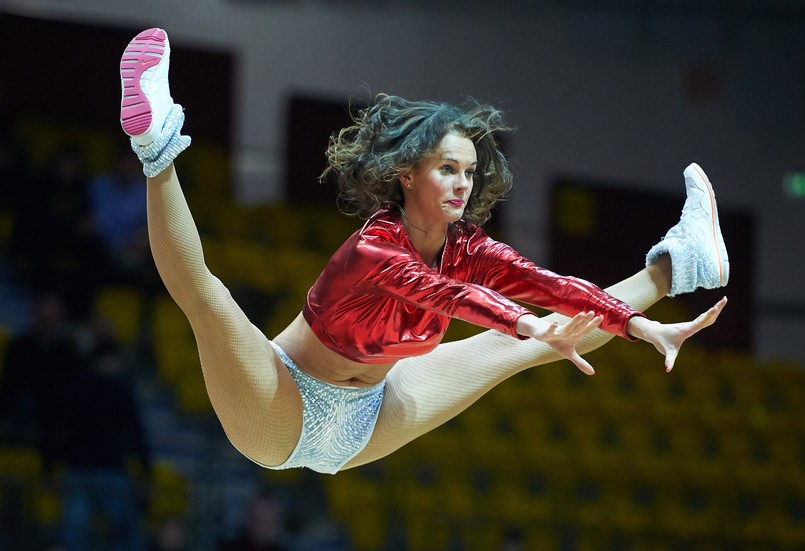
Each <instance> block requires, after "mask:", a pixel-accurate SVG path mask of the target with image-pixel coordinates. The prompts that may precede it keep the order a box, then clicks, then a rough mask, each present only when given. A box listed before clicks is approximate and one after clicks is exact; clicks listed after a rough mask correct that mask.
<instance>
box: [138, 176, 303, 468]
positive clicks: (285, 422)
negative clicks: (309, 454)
mask: <svg viewBox="0 0 805 551" xmlns="http://www.w3.org/2000/svg"><path fill="white" fill-rule="evenodd" d="M147 185H148V232H149V239H150V242H151V251H152V253H153V256H154V261H155V263H156V265H157V269H158V270H159V274H160V276H161V277H162V281H163V282H164V283H165V286H166V287H167V289H168V292H169V293H170V294H171V296H172V297H173V299H174V300H175V301H176V303H177V304H178V305H179V307H180V308H181V309H182V311H183V312H184V313H185V315H186V316H187V319H188V320H189V321H190V325H191V326H192V328H193V333H194V335H195V337H196V342H197V344H198V350H199V356H200V358H201V368H202V372H203V374H204V382H205V384H206V387H207V392H208V394H209V397H210V401H211V402H212V405H213V408H214V409H215V413H216V414H217V416H218V419H219V420H220V422H221V425H222V426H223V428H224V431H225V432H226V434H227V436H228V437H229V439H230V440H231V441H232V444H233V445H234V446H235V447H236V448H237V449H238V450H240V451H241V452H242V453H243V454H245V455H246V456H247V457H250V458H251V459H253V460H255V461H257V462H258V463H261V464H263V465H279V464H281V463H282V462H284V461H285V460H286V459H287V458H288V456H289V455H290V454H291V452H292V451H293V449H294V447H295V446H296V443H297V441H298V440H299V434H300V432H301V427H302V402H301V398H300V396H299V390H298V389H297V387H296V383H295V382H294V381H293V378H292V377H291V375H290V373H289V372H288V370H287V368H286V367H285V365H284V364H282V362H280V360H279V358H278V357H277V356H276V354H275V353H274V350H273V349H272V347H271V345H270V343H269V342H268V339H267V338H266V337H265V336H264V335H263V333H262V332H261V331H260V330H259V329H257V328H256V327H255V326H254V325H252V323H251V322H250V321H249V320H248V319H247V317H246V315H245V314H244V313H243V311H242V310H241V309H240V307H238V305H237V304H236V303H235V301H234V300H233V299H232V296H231V295H230V293H229V291H228V290H227V289H226V287H224V285H223V284H222V283H221V281H220V280H219V279H218V278H216V277H215V276H213V275H212V274H211V273H210V271H209V270H208V269H207V267H206V265H205V263H204V255H203V252H202V248H201V240H200V238H199V235H198V231H197V229H196V226H195V223H194V222H193V218H192V216H191V214H190V209H189V208H188V206H187V202H186V201H185V198H184V195H183V193H182V190H181V187H180V185H179V179H178V177H177V175H176V170H175V168H174V166H173V164H171V165H169V166H168V168H167V169H166V170H164V171H163V172H162V173H160V174H158V175H157V176H155V177H151V178H148V184H147Z"/></svg>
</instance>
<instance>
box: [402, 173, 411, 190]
mask: <svg viewBox="0 0 805 551" xmlns="http://www.w3.org/2000/svg"><path fill="white" fill-rule="evenodd" d="M413 180H414V179H413V178H412V177H411V171H408V172H403V173H402V174H400V184H401V185H402V186H403V187H406V188H408V189H411V182H412V181H413Z"/></svg>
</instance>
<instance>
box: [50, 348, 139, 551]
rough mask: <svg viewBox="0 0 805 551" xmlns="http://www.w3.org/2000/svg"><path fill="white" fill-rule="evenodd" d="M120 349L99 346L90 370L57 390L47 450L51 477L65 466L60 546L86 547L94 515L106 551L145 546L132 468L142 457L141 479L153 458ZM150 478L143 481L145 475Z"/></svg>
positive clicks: (72, 549)
mask: <svg viewBox="0 0 805 551" xmlns="http://www.w3.org/2000/svg"><path fill="white" fill-rule="evenodd" d="M125 370H126V362H125V356H124V354H123V350H122V349H121V347H120V346H119V345H118V344H117V343H116V342H114V341H110V340H108V339H101V340H99V342H97V343H96V345H95V347H94V349H93V351H92V353H91V355H90V358H89V361H88V362H87V366H86V367H85V368H83V369H81V370H80V372H79V373H77V374H76V375H74V376H73V377H70V378H69V380H67V381H66V382H65V383H64V384H63V385H62V386H61V388H60V389H58V391H57V392H54V393H53V399H52V402H51V403H50V404H49V406H50V414H49V415H48V416H47V419H48V423H47V425H46V427H47V432H46V435H45V440H44V442H45V447H44V453H43V469H44V472H45V473H46V475H50V474H52V473H55V472H56V471H55V470H54V466H55V465H56V464H57V463H58V464H59V465H60V466H62V469H61V475H62V476H60V478H59V481H60V482H61V483H62V488H63V492H64V496H63V518H62V528H61V534H60V536H61V544H62V546H63V547H62V548H63V549H66V550H68V551H83V550H86V549H88V548H89V545H88V542H89V541H90V534H91V530H90V528H91V526H93V524H94V523H93V518H94V516H95V515H100V516H101V517H102V518H103V519H104V520H105V523H104V524H103V526H105V527H106V530H105V539H104V542H105V545H103V546H102V548H103V549H108V550H109V551H124V550H125V551H142V550H144V549H145V537H144V534H143V526H142V518H143V512H144V510H145V503H144V500H143V499H142V497H143V494H142V492H140V491H139V490H140V489H141V488H140V487H139V486H138V484H137V482H138V479H137V478H136V477H135V476H134V475H132V473H131V472H130V471H129V470H128V469H127V466H128V462H129V460H130V459H137V460H138V461H139V464H140V467H141V469H142V472H143V474H144V475H148V473H150V467H151V465H150V458H149V454H148V450H147V447H146V441H145V436H144V433H143V427H142V424H141V420H140V415H139V411H138V407H137V401H136V398H135V394H134V390H133V387H132V384H131V382H130V381H129V379H128V378H127V376H126V373H125ZM143 480H145V477H143Z"/></svg>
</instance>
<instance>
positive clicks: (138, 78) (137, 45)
mask: <svg viewBox="0 0 805 551" xmlns="http://www.w3.org/2000/svg"><path fill="white" fill-rule="evenodd" d="M169 68H170V42H169V41H168V33H166V32H165V31H164V30H163V29H158V28H153V29H147V30H145V31H142V32H141V33H139V34H138V35H137V36H135V37H134V39H132V41H131V42H129V44H128V46H126V49H125V50H124V52H123V55H122V57H121V58H120V89H121V96H122V97H121V100H120V125H121V126H122V127H123V131H124V132H125V133H126V134H128V135H129V137H130V138H131V144H132V149H133V150H134V152H135V153H136V154H137V157H138V158H139V159H140V161H141V162H142V163H143V173H144V174H145V175H146V176H156V175H157V174H159V173H160V172H162V171H163V170H165V168H167V167H168V165H170V163H172V162H173V160H174V159H175V158H176V156H177V155H179V153H181V152H182V151H184V150H185V149H186V148H187V147H188V146H189V145H190V142H191V140H190V137H189V136H183V135H182V134H181V132H180V131H181V128H182V125H183V124H184V111H183V109H182V106H181V105H178V104H175V103H174V102H173V98H172V97H171V93H170V85H169V84H168V70H169Z"/></svg>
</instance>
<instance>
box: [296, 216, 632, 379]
mask: <svg viewBox="0 0 805 551" xmlns="http://www.w3.org/2000/svg"><path fill="white" fill-rule="evenodd" d="M507 297H508V298H507ZM512 300H518V301H521V302H525V303H527V304H532V305H534V306H537V307H540V308H545V309H548V310H552V311H554V312H559V313H561V314H564V315H567V316H573V315H575V314H577V313H579V312H585V311H590V310H592V311H594V312H596V313H597V314H603V315H604V320H603V322H602V324H601V328H602V329H604V330H606V331H609V332H611V333H615V334H616V335H620V336H622V337H626V338H630V337H628V335H627V334H626V324H627V322H628V321H629V318H631V317H632V316H635V315H642V314H640V312H638V311H637V310H634V309H633V308H631V307H630V306H629V305H627V304H626V303H624V302H622V301H620V300H618V299H616V298H615V297H613V296H611V295H608V294H607V293H605V292H604V291H603V290H601V288H599V287H597V286H596V285H593V284H592V283H589V282H587V281H584V280H581V279H577V278H574V277H563V276H559V275H557V274H555V273H553V272H550V271H548V270H545V269H543V268H540V267H539V266H536V265H535V264H534V263H532V262H530V261H529V260H527V259H526V258H523V257H522V256H520V255H519V254H518V253H517V252H516V251H515V250H514V249H512V248H511V247H509V246H508V245H506V244H504V243H500V242H498V241H494V240H493V239H491V238H490V237H489V236H487V235H486V233H484V231H483V230H482V229H481V228H480V227H478V226H475V225H472V224H468V223H465V222H458V223H456V224H453V225H452V226H451V229H450V231H449V232H448V236H447V241H446V243H445V246H444V251H443V252H442V258H441V263H440V265H439V267H438V269H433V268H430V267H428V266H427V265H426V264H425V263H424V262H423V261H422V258H421V257H420V256H419V253H417V251H416V249H415V248H414V245H413V243H412V242H411V239H410V238H409V236H408V233H407V232H406V230H405V228H404V227H403V225H402V222H401V221H400V214H399V213H398V212H397V211H392V210H381V211H379V212H377V213H376V214H375V215H373V216H372V217H371V218H370V219H369V220H368V221H367V222H366V224H365V225H364V227H363V228H362V229H361V230H359V231H357V232H355V233H354V234H353V235H352V236H351V237H350V238H349V239H347V241H346V242H345V243H344V244H343V245H342V246H341V247H340V248H339V249H338V250H337V251H336V252H335V254H334V255H333V257H332V258H331V259H330V261H329V262H328V263H327V266H326V267H325V268H324V271H323V272H322V273H321V275H320V276H319V278H318V279H317V280H316V282H315V283H314V284H313V287H312V288H311V289H310V292H309V293H308V296H307V301H306V303H305V306H304V309H303V315H304V317H305V320H307V322H308V324H309V325H310V327H311V328H312V329H313V332H314V333H315V334H316V335H317V336H318V337H319V339H320V340H321V342H322V343H324V344H325V346H327V347H328V348H330V349H331V350H333V351H335V352H337V353H339V354H341V355H342V356H344V357H346V358H349V359H350V360H352V361H355V362H360V363H365V364H380V363H387V362H393V361H396V360H400V359H402V358H406V357H410V356H418V355H421V354H425V353H427V352H429V351H431V350H433V348H435V347H436V345H437V344H439V342H440V341H441V339H442V337H443V336H444V333H445V331H446V330H447V326H448V324H449V323H450V318H459V319H462V320H464V321H467V322H470V323H473V324H475V325H480V326H482V327H487V328H490V329H496V330H498V331H501V332H503V333H506V334H509V335H512V336H514V337H518V338H525V337H522V336H520V335H517V333H516V332H515V326H516V324H517V319H518V318H519V317H520V316H522V315H523V314H528V313H530V311H529V310H528V309H526V308H523V307H522V306H520V305H518V304H516V303H514V302H512Z"/></svg>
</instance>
